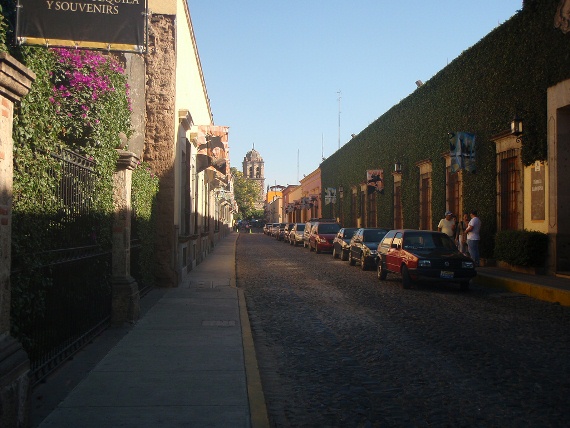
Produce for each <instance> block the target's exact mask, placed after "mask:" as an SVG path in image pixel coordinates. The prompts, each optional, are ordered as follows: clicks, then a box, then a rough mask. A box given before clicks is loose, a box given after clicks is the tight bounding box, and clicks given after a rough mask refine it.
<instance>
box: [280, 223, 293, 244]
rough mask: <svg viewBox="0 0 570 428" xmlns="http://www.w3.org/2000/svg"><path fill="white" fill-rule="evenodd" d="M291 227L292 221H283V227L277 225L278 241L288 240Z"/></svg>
mask: <svg viewBox="0 0 570 428" xmlns="http://www.w3.org/2000/svg"><path fill="white" fill-rule="evenodd" d="M292 227H293V223H285V225H284V226H283V227H279V235H278V236H277V240H278V241H288V240H289V232H291V228H292Z"/></svg>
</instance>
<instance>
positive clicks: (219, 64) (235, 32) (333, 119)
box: [188, 0, 522, 185]
mask: <svg viewBox="0 0 570 428" xmlns="http://www.w3.org/2000/svg"><path fill="white" fill-rule="evenodd" d="M188 5H189V8H190V15H191V18H192V23H193V26H194V32H195V36H196V41H197V44H198V51H199V54H200V60H201V63H202V69H203V72H204V77H205V80H206V87H207V89H208V95H209V97H210V102H211V107H212V112H213V115H214V122H215V124H216V125H224V126H229V127H230V131H229V146H230V163H231V166H233V167H236V168H238V169H239V170H240V171H241V169H242V161H243V157H244V156H245V154H246V153H247V152H248V151H249V150H251V148H252V147H253V145H255V149H256V150H257V151H258V152H259V153H260V154H261V156H262V157H263V160H264V161H265V178H266V180H265V182H266V185H274V184H280V185H288V184H297V183H298V182H299V180H300V179H302V178H303V176H304V175H306V174H309V173H311V172H312V171H314V170H315V169H316V168H318V166H319V164H320V163H321V161H322V157H323V156H324V157H328V156H330V155H331V154H333V153H334V152H335V151H336V150H337V149H338V147H339V134H340V146H342V145H344V144H345V143H346V142H347V141H348V140H350V135H351V134H358V133H359V132H361V131H362V130H363V129H364V128H366V127H367V126H368V125H369V124H370V123H372V122H374V121H375V120H376V119H377V118H378V117H379V116H381V115H382V114H383V113H385V112H386V111H387V110H389V109H390V108H391V107H392V106H394V105H395V104H398V103H399V102H400V101H401V100H402V99H404V98H406V97H407V96H408V95H410V94H411V93H412V92H413V91H414V90H415V89H416V84H415V82H416V81H417V80H422V81H423V82H426V81H427V80H429V79H430V78H431V77H433V76H434V75H435V74H436V73H437V72H438V71H440V70H441V69H443V68H444V67H445V66H446V65H447V64H448V63H449V62H451V61H452V60H453V59H455V58H457V56H459V54H461V52H463V51H464V50H466V49H468V48H469V47H471V46H473V45H474V44H475V43H477V42H478V41H479V40H480V39H481V38H483V37H484V36H485V35H486V34H488V33H489V32H490V31H492V30H493V29H494V28H495V27H497V26H498V25H500V24H501V23H503V22H505V21H506V20H508V19H509V18H510V17H511V16H513V15H514V14H515V13H516V12H517V11H518V10H519V9H521V8H522V0H437V1H427V0H407V1H399V0H352V1H346V0H345V1H339V0H282V1H279V2H277V1H275V0H188ZM339 91H340V94H339ZM339 97H340V103H339ZM339 104H340V109H339ZM339 110H340V115H339ZM339 116H340V126H339ZM339 130H340V132H339Z"/></svg>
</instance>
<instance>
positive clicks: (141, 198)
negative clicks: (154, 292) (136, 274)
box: [132, 162, 159, 285]
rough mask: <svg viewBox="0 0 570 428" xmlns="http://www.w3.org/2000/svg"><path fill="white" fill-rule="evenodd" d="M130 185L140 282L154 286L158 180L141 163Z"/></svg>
mask: <svg viewBox="0 0 570 428" xmlns="http://www.w3.org/2000/svg"><path fill="white" fill-rule="evenodd" d="M132 183H133V184H132V189H133V191H132V209H133V213H134V216H133V221H134V222H135V224H134V225H133V230H136V236H133V238H134V239H139V240H140V241H141V254H140V256H139V269H140V270H141V281H142V283H144V284H145V285H154V273H155V269H154V263H155V257H154V236H155V234H154V228H155V220H156V219H155V207H156V198H157V195H158V187H159V178H158V176H157V175H155V174H153V173H152V171H151V169H150V167H149V165H148V164H146V163H145V162H142V163H139V165H138V166H137V168H136V169H135V170H134V171H133V180H132Z"/></svg>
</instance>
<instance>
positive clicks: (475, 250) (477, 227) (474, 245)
mask: <svg viewBox="0 0 570 428" xmlns="http://www.w3.org/2000/svg"><path fill="white" fill-rule="evenodd" d="M470 217H471V220H469V225H468V226H467V229H465V232H467V248H469V255H470V256H471V258H472V259H473V261H474V262H475V266H479V240H480V236H479V232H480V231H481V220H480V219H479V217H477V210H473V211H471V214H470Z"/></svg>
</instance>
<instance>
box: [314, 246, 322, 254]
mask: <svg viewBox="0 0 570 428" xmlns="http://www.w3.org/2000/svg"><path fill="white" fill-rule="evenodd" d="M315 253H317V254H321V250H320V248H319V244H315Z"/></svg>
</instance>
